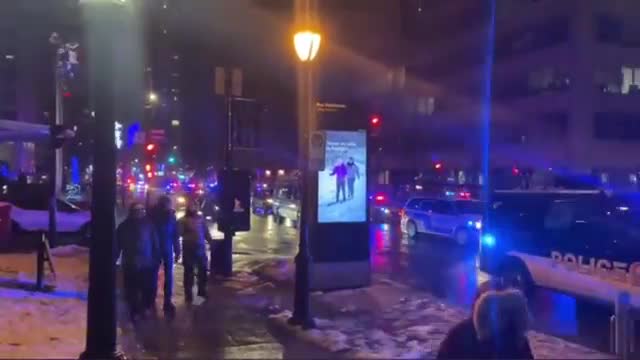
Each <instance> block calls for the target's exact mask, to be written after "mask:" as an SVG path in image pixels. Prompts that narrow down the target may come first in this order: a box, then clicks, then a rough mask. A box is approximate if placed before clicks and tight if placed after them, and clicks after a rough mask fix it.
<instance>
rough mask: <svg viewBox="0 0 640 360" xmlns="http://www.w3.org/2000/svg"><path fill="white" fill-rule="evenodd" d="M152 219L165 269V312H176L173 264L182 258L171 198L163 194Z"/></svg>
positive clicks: (152, 214) (155, 287) (155, 290)
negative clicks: (173, 298)
mask: <svg viewBox="0 0 640 360" xmlns="http://www.w3.org/2000/svg"><path fill="white" fill-rule="evenodd" d="M150 215H151V221H152V222H153V224H154V226H155V227H156V232H157V234H158V241H159V246H160V259H161V261H162V265H163V270H164V303H163V304H164V305H163V310H164V312H165V313H173V312H175V305H174V304H173V301H172V300H171V296H172V294H173V264H174V262H175V261H177V260H178V259H179V258H180V241H179V238H178V222H177V220H176V214H175V211H174V210H173V209H172V207H171V199H170V198H169V197H168V196H162V197H160V198H159V199H158V203H157V204H156V206H155V207H154V208H153V209H152V210H151V214H150ZM159 265H160V264H158V266H157V267H156V268H155V269H154V274H153V275H154V278H153V280H152V282H153V293H152V295H151V296H152V297H153V298H154V299H155V298H156V296H157V293H158V272H159V271H160V266H159Z"/></svg>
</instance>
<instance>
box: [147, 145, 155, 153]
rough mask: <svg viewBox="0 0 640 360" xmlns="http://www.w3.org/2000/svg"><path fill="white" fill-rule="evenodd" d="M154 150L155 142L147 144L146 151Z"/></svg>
mask: <svg viewBox="0 0 640 360" xmlns="http://www.w3.org/2000/svg"><path fill="white" fill-rule="evenodd" d="M155 150H156V145H155V144H147V151H148V152H154V151H155Z"/></svg>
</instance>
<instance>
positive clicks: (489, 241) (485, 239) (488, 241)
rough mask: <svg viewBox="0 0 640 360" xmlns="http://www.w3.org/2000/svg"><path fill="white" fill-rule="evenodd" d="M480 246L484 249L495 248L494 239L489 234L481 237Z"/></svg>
mask: <svg viewBox="0 0 640 360" xmlns="http://www.w3.org/2000/svg"><path fill="white" fill-rule="evenodd" d="M482 245H483V246H486V247H490V248H492V247H495V246H496V238H495V236H493V235H491V234H484V235H482Z"/></svg>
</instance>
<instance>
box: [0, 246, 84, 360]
mask: <svg viewBox="0 0 640 360" xmlns="http://www.w3.org/2000/svg"><path fill="white" fill-rule="evenodd" d="M51 255H52V258H53V264H54V267H55V270H56V278H55V281H54V279H53V278H52V277H51V276H50V275H47V281H46V283H47V284H51V285H53V284H55V288H54V289H53V290H52V291H50V292H34V291H32V290H33V285H34V284H35V279H36V254H0V309H1V310H0V324H2V326H0V356H1V357H2V358H31V359H46V358H57V359H62V358H69V359H71V358H74V359H75V358H77V357H78V356H79V355H80V353H81V352H82V351H84V348H85V336H86V323H87V320H86V318H87V317H86V315H87V302H86V299H87V295H86V294H87V289H88V283H89V281H88V269H89V268H88V265H89V253H88V249H86V248H82V247H78V246H63V247H58V248H55V249H52V251H51ZM45 268H46V270H47V272H46V273H47V274H49V269H48V267H46V266H45Z"/></svg>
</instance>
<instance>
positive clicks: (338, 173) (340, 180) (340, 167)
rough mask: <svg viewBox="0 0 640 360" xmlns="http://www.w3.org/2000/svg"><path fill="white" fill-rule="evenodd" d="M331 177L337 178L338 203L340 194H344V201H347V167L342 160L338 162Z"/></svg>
mask: <svg viewBox="0 0 640 360" xmlns="http://www.w3.org/2000/svg"><path fill="white" fill-rule="evenodd" d="M330 175H331V176H335V177H336V203H339V202H340V193H342V201H347V193H346V182H347V166H346V165H345V164H344V161H343V160H342V159H339V160H338V161H337V162H336V165H335V166H334V167H333V171H332V172H331V174H330Z"/></svg>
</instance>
